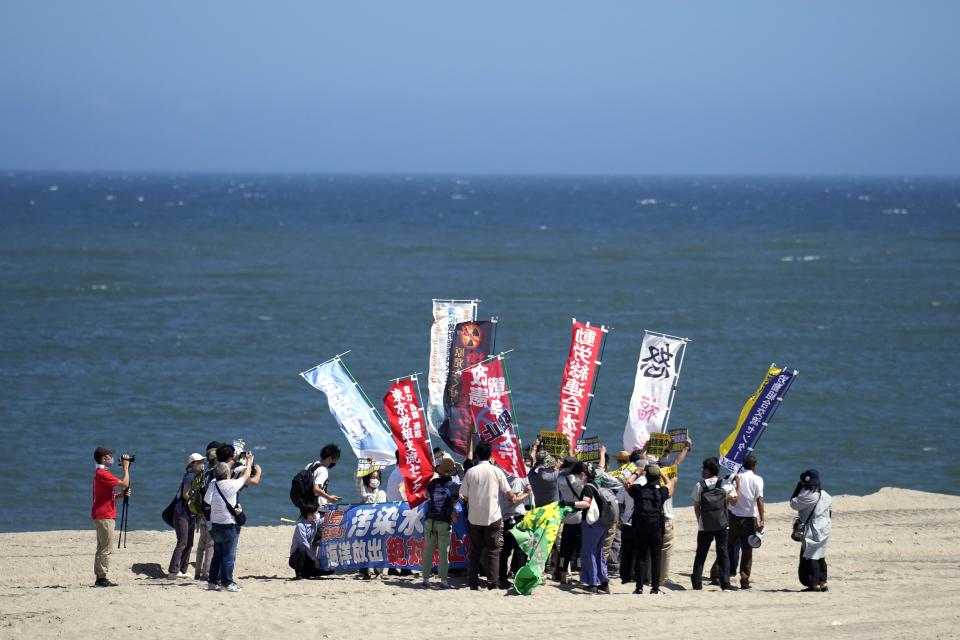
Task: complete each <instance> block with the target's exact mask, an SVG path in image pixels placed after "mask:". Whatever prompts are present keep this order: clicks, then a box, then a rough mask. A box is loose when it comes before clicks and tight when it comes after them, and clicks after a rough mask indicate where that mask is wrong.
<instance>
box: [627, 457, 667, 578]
mask: <svg viewBox="0 0 960 640" xmlns="http://www.w3.org/2000/svg"><path fill="white" fill-rule="evenodd" d="M635 478H636V474H633V476H631V478H630V479H631V480H633V479H635ZM661 484H662V483H661V477H660V467H659V466H657V465H656V464H648V465H647V466H646V468H645V470H644V477H643V479H642V482H633V484H631V485H630V488H629V489H627V492H628V493H629V494H630V497H631V498H633V516H632V522H631V527H630V528H631V529H633V544H634V561H635V562H636V564H637V565H638V566H637V567H636V568H635V573H634V581H635V582H636V587H635V588H634V590H633V592H634V593H636V594H640V593H643V581H644V577H645V576H647V575H649V576H650V594H651V595H663V592H662V591H660V562H661V552H662V550H663V526H664V518H663V504H664V503H665V502H666V501H667V500H669V499H670V497H671V496H672V495H673V487H674V485H675V484H676V478H673V479H671V480H670V481H669V482H668V483H667V484H666V486H661ZM648 562H649V565H648ZM648 568H649V572H648Z"/></svg>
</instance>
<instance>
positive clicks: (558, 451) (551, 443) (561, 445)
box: [540, 431, 570, 459]
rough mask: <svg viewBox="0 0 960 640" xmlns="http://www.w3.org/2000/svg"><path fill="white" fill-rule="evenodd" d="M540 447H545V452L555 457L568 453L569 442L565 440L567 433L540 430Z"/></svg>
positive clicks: (559, 457) (562, 456) (563, 456)
mask: <svg viewBox="0 0 960 640" xmlns="http://www.w3.org/2000/svg"><path fill="white" fill-rule="evenodd" d="M540 448H541V449H545V450H546V452H547V453H549V454H550V455H551V456H553V457H554V458H557V459H561V458H565V457H566V456H568V455H570V443H569V442H568V441H567V434H565V433H561V432H559V431H541V432H540Z"/></svg>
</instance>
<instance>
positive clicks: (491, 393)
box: [460, 357, 527, 478]
mask: <svg viewBox="0 0 960 640" xmlns="http://www.w3.org/2000/svg"><path fill="white" fill-rule="evenodd" d="M460 385H461V389H465V390H467V393H468V394H469V399H470V412H471V414H472V415H473V424H474V426H475V428H476V435H477V437H478V438H479V439H480V440H482V441H484V442H489V443H490V445H491V447H493V453H492V455H491V456H490V457H491V458H492V459H493V461H494V462H496V463H497V465H498V466H499V467H500V468H501V469H503V470H504V471H506V472H507V473H508V474H509V475H511V476H515V477H517V478H526V477H527V468H526V467H525V466H524V464H523V452H522V451H521V450H520V437H519V436H518V434H517V425H516V424H514V420H513V416H512V415H511V414H510V389H508V388H507V374H506V371H505V370H504V366H503V358H502V357H497V358H494V359H493V360H490V361H489V362H484V363H481V364H478V365H474V366H472V367H470V368H469V369H465V370H464V371H463V374H462V375H461V377H460Z"/></svg>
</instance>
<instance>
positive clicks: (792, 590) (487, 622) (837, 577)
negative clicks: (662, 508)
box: [0, 488, 960, 639]
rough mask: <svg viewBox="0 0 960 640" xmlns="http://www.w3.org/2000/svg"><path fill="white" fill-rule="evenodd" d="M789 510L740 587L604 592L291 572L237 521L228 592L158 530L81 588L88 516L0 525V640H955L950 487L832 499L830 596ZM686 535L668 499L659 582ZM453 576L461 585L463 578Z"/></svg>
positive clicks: (688, 558) (958, 574)
mask: <svg viewBox="0 0 960 640" xmlns="http://www.w3.org/2000/svg"><path fill="white" fill-rule="evenodd" d="M792 517H793V516H792V512H791V511H790V509H789V507H788V505H786V504H782V503H781V504H773V505H768V517H767V529H768V534H767V536H766V538H765V540H764V543H763V546H762V548H761V549H760V550H759V551H758V552H757V554H756V555H755V556H754V570H753V573H754V576H753V580H754V585H755V587H754V589H752V590H751V591H741V592H737V593H723V592H721V591H720V590H719V588H717V587H710V586H705V587H704V591H702V592H694V591H691V590H689V589H688V588H687V589H680V588H675V589H672V590H670V591H668V593H667V596H666V597H663V598H653V597H650V596H648V595H644V596H636V595H633V594H632V593H631V591H632V585H621V584H620V582H619V580H618V579H617V580H613V581H612V582H611V589H612V593H611V594H610V595H602V594H601V595H591V594H587V593H585V592H583V591H582V590H580V589H576V588H573V587H562V588H561V587H558V586H556V585H555V584H554V583H552V582H548V584H547V585H545V586H542V587H539V588H538V589H536V590H535V591H534V593H533V595H532V596H529V597H521V596H516V595H512V594H511V595H504V594H503V592H499V591H493V592H486V591H481V592H471V591H469V590H468V589H466V588H465V587H464V588H461V589H458V590H456V591H447V592H441V591H437V590H430V591H424V590H423V589H422V588H421V587H420V586H419V581H418V580H417V581H414V579H413V578H399V577H389V578H387V579H385V580H383V581H370V582H366V581H361V580H358V579H356V577H355V576H354V575H353V574H344V575H337V576H334V577H332V578H328V579H324V580H316V581H293V580H291V579H290V576H291V572H290V570H289V569H288V568H287V566H286V556H287V550H288V548H289V538H290V535H291V529H290V528H289V527H287V526H276V527H250V528H247V529H244V531H243V533H242V535H241V538H240V545H239V549H238V559H237V567H236V577H237V580H238V582H239V583H240V584H241V585H242V587H243V591H242V592H240V593H237V594H232V593H226V592H207V591H206V590H205V589H204V587H205V585H204V584H201V583H199V582H196V581H193V580H185V581H176V580H170V579H167V578H166V577H164V570H165V568H166V563H167V562H168V561H169V555H170V552H171V550H172V548H173V545H174V534H173V531H172V530H171V531H162V532H160V531H131V532H130V533H129V542H128V547H127V548H126V549H120V550H119V551H117V550H115V551H114V554H113V557H112V566H111V572H110V577H111V579H113V580H114V581H115V582H118V583H119V586H118V587H115V588H110V589H98V588H94V587H93V586H92V584H93V573H92V565H93V551H94V548H95V534H94V531H93V528H92V526H91V528H90V529H89V530H83V531H55V532H43V533H14V534H0V558H2V562H0V565H2V567H3V571H2V573H0V637H2V638H54V637H56V638H81V639H82V638H92V637H94V636H100V635H110V636H116V634H117V633H121V634H122V633H127V632H133V633H134V634H135V635H136V637H147V638H152V637H158V638H159V637H166V638H169V637H186V636H190V637H194V638H214V637H224V635H225V634H228V635H229V636H233V637H235V636H236V635H238V634H243V635H245V636H247V637H254V638H257V637H277V636H279V635H282V636H284V637H291V636H293V635H295V634H296V635H303V634H308V635H309V636H310V637H315V638H354V637H360V636H364V635H374V634H376V635H392V634H393V633H396V632H399V633H400V634H402V635H401V637H405V636H407V635H408V634H420V633H423V634H429V635H431V636H434V635H439V636H440V637H480V636H483V637H485V638H507V637H528V636H531V635H534V634H542V633H550V634H555V633H556V632H560V633H561V634H563V635H561V636H560V637H568V636H569V637H573V634H579V633H582V632H583V631H584V630H588V629H592V631H593V632H594V633H601V634H604V635H608V634H609V635H615V634H625V633H626V634H629V635H633V632H634V631H635V630H637V629H638V628H639V627H640V625H643V627H644V628H646V629H651V628H652V626H651V625H653V624H657V625H659V629H660V630H661V633H662V635H665V636H677V637H689V636H693V635H701V634H702V633H703V631H704V628H705V627H708V626H713V627H715V626H717V625H723V626H725V627H726V628H727V629H729V630H730V631H729V632H730V633H734V631H733V629H734V628H735V627H738V626H739V627H741V628H740V630H739V631H737V632H736V633H737V634H738V635H747V636H750V637H765V638H769V637H788V638H793V637H797V638H799V637H807V638H810V637H813V638H817V637H844V638H868V637H869V638H874V637H880V636H883V637H886V638H900V637H904V638H906V637H910V638H918V637H919V638H956V637H960V553H958V551H957V546H956V540H957V531H958V530H960V497H958V496H947V495H940V494H933V493H922V492H917V491H907V490H902V489H891V488H885V489H882V490H880V491H879V492H877V493H875V494H872V495H869V496H864V497H859V496H836V497H835V499H834V515H833V525H834V528H833V535H832V538H831V541H830V547H829V551H828V556H827V558H828V562H829V568H830V591H829V592H828V593H823V594H818V593H800V588H801V587H800V585H799V584H798V582H797V577H796V565H797V554H798V548H799V547H798V545H797V544H796V543H793V542H792V541H791V540H790V539H789V535H788V530H789V526H790V522H791V520H792ZM695 529H696V525H695V521H694V516H693V512H692V509H691V508H684V509H678V510H677V512H676V534H677V537H676V544H677V548H676V552H675V555H674V560H673V564H674V574H673V578H674V580H677V581H678V582H679V584H680V585H682V586H684V587H688V586H689V572H690V567H691V566H692V564H693V553H694V545H695ZM454 582H455V583H456V584H458V586H461V587H463V586H464V582H463V580H462V579H454ZM723 621H727V622H723ZM224 624H227V625H229V629H222V628H221V625H224ZM773 634H777V635H776V636H774V635H773Z"/></svg>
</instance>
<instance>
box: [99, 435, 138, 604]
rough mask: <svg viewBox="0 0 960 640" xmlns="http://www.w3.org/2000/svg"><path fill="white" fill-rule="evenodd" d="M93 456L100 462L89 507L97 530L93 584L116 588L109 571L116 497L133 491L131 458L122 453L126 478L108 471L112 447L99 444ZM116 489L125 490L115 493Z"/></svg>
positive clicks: (122, 463)
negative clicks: (95, 577) (131, 488)
mask: <svg viewBox="0 0 960 640" xmlns="http://www.w3.org/2000/svg"><path fill="white" fill-rule="evenodd" d="M93 459H94V460H96V461H97V470H96V472H95V473H94V474H93V508H92V509H91V510H90V516H91V517H92V518H93V526H94V527H95V528H96V530H97V555H96V558H95V559H94V561H93V571H94V573H96V574H97V581H96V582H95V583H94V584H95V585H96V586H98V587H115V586H117V585H116V583H113V582H110V581H109V580H108V579H107V570H108V569H109V568H110V551H111V549H113V529H114V526H115V525H116V519H117V496H119V495H121V494H122V493H123V492H126V491H129V490H130V460H129V458H127V456H126V455H123V456H121V460H120V466H122V467H123V478H117V477H116V476H115V475H113V474H112V473H110V470H109V467H110V465H112V464H113V449H107V448H106V447H97V450H96V451H94V452H93ZM114 488H119V489H122V491H120V492H116V491H114Z"/></svg>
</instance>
